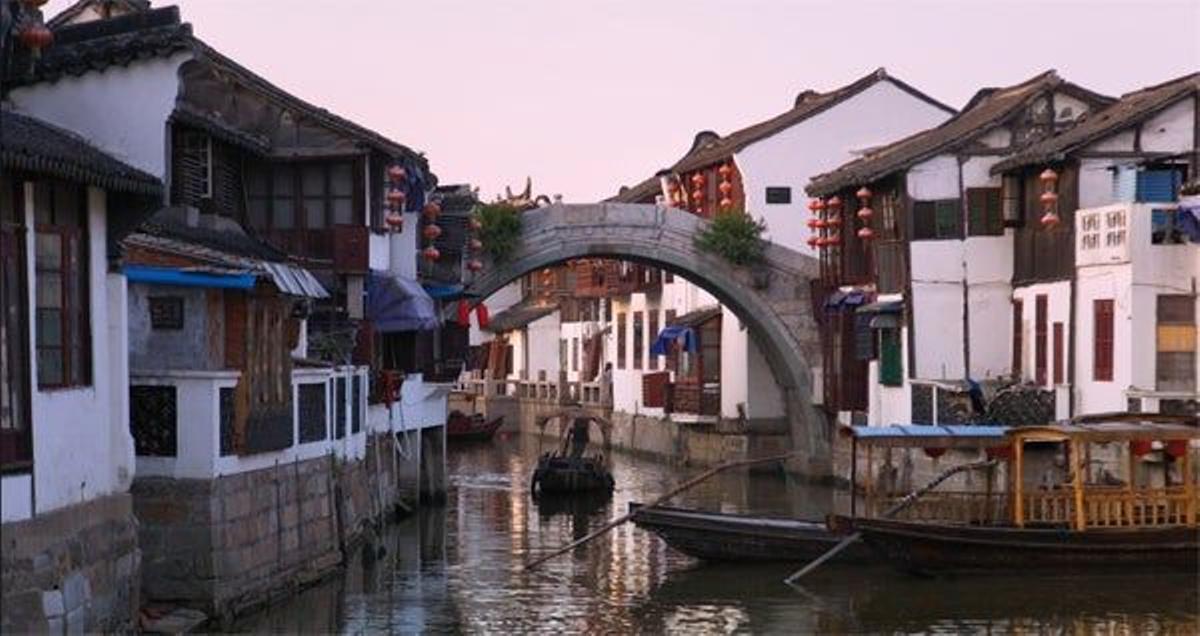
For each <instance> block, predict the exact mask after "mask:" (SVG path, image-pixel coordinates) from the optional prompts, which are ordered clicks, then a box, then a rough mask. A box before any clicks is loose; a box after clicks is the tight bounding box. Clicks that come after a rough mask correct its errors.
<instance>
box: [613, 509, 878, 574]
mask: <svg viewBox="0 0 1200 636" xmlns="http://www.w3.org/2000/svg"><path fill="white" fill-rule="evenodd" d="M630 509H631V510H632V511H633V512H634V515H633V522H634V523H635V524H637V525H638V527H640V528H644V529H646V530H650V531H652V532H654V533H655V534H657V535H658V536H659V537H661V538H662V539H663V541H666V542H667V545H669V546H671V547H672V548H674V549H676V550H678V551H680V552H683V553H684V554H687V555H689V556H693V557H696V558H698V559H703V560H706V561H742V562H744V561H766V562H789V561H790V562H806V561H811V560H813V559H815V558H817V557H819V556H821V555H823V554H825V553H826V552H828V551H829V549H830V548H832V547H834V546H835V545H837V544H838V542H840V541H841V540H842V539H843V538H845V537H844V535H839V534H836V533H834V532H831V531H830V530H828V529H827V528H826V527H825V524H824V523H821V522H816V521H803V520H799V519H788V518H783V517H763V516H755V515H739V514H728V513H717V512H706V511H700V510H687V509H682V508H669V507H654V508H641V507H640V506H638V504H630ZM877 560H878V559H876V558H875V556H874V554H873V553H872V552H871V550H870V549H869V548H868V547H867V546H866V545H863V544H861V543H858V544H855V545H852V546H850V547H849V548H847V549H846V550H844V551H842V552H841V553H840V554H838V556H837V557H835V558H834V562H838V563H866V562H871V561H877Z"/></svg>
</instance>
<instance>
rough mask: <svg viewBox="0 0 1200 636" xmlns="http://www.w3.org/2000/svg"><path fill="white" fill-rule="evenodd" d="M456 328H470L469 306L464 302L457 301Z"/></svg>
mask: <svg viewBox="0 0 1200 636" xmlns="http://www.w3.org/2000/svg"><path fill="white" fill-rule="evenodd" d="M458 326H460V327H470V326H471V305H470V304H469V303H467V301H466V300H459V301H458Z"/></svg>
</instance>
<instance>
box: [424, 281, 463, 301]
mask: <svg viewBox="0 0 1200 636" xmlns="http://www.w3.org/2000/svg"><path fill="white" fill-rule="evenodd" d="M424 287H425V291H426V293H428V294H429V297H430V298H436V299H438V300H446V299H457V298H458V297H459V296H461V295H462V291H463V286H462V285H432V284H429V283H426V284H425V285H424Z"/></svg>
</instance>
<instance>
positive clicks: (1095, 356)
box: [1092, 299, 1113, 382]
mask: <svg viewBox="0 0 1200 636" xmlns="http://www.w3.org/2000/svg"><path fill="white" fill-rule="evenodd" d="M1112 379H1113V301H1112V299H1097V300H1093V301H1092V380H1093V381H1095V382H1112Z"/></svg>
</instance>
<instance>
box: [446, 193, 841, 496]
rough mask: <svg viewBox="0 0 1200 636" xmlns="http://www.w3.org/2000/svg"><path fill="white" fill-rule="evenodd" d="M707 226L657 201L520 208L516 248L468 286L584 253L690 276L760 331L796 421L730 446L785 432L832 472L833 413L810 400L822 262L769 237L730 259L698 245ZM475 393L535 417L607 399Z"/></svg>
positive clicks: (562, 393) (486, 289)
mask: <svg viewBox="0 0 1200 636" xmlns="http://www.w3.org/2000/svg"><path fill="white" fill-rule="evenodd" d="M707 223H708V221H706V220H704V219H702V218H699V217H697V216H696V215H694V214H690V213H688V212H685V211H683V210H677V209H673V208H663V207H659V206H655V205H639V204H610V203H599V204H586V205H561V204H556V205H551V206H547V207H542V208H535V209H532V210H528V211H526V212H524V213H523V214H522V236H521V240H520V241H519V242H518V244H517V247H516V249H515V251H514V253H513V254H512V255H510V256H509V258H507V259H506V260H505V261H503V262H500V263H491V264H489V266H488V267H486V268H485V269H484V273H483V274H482V275H480V276H479V278H477V279H476V280H475V281H474V282H473V283H472V284H471V286H470V288H469V290H468V292H469V293H471V294H473V295H477V296H478V297H480V298H486V297H488V296H490V295H491V294H493V293H494V292H496V291H498V290H499V289H500V288H501V287H503V286H504V285H506V284H508V283H510V282H512V281H514V280H516V279H518V278H519V277H521V276H524V275H525V274H528V273H530V272H534V271H538V270H541V269H544V268H547V267H551V266H554V265H558V264H562V263H565V262H567V261H571V260H574V259H583V258H612V259H620V260H628V261H635V262H639V263H645V264H649V265H653V266H654V267H657V268H660V269H663V270H665V271H669V272H673V273H676V274H679V275H680V276H683V277H685V278H687V279H688V280H689V281H690V282H692V283H694V284H696V285H697V286H699V287H701V288H703V289H704V290H705V291H707V292H709V293H711V294H712V295H713V296H714V297H716V298H717V300H718V301H720V302H721V303H722V304H723V305H725V306H726V307H728V308H729V309H730V310H731V311H733V312H734V314H736V315H737V317H738V319H739V320H740V321H741V322H742V324H744V325H745V326H746V328H747V329H748V330H749V332H750V334H751V335H752V336H753V337H754V339H755V341H756V342H757V344H758V346H759V347H760V349H761V350H762V352H763V355H764V357H765V358H766V361H767V363H768V365H769V366H770V369H771V372H772V374H773V375H774V377H775V381H776V383H777V384H778V386H779V388H780V390H781V392H782V398H783V400H782V401H783V405H784V410H785V414H786V419H787V421H788V422H789V430H787V431H786V432H783V431H756V430H754V429H753V427H750V429H749V430H746V431H743V432H744V433H745V435H744V436H743V437H744V441H742V442H741V443H740V444H735V445H734V446H737V447H738V448H729V449H724V450H735V451H736V450H738V449H739V448H740V450H741V451H742V452H743V453H746V454H757V453H758V452H760V451H762V452H778V450H779V448H778V445H776V446H775V447H772V448H767V447H762V448H756V442H757V440H758V438H759V437H766V436H768V435H770V436H773V437H775V438H780V437H782V438H783V444H785V445H790V446H791V447H792V448H793V449H794V450H795V451H796V452H797V455H798V461H797V463H796V464H794V465H793V467H794V468H796V469H797V470H800V471H802V472H808V473H812V474H822V475H824V474H829V472H830V454H831V453H830V439H829V427H828V424H827V418H826V416H825V414H824V413H823V412H822V411H821V410H820V409H818V408H817V407H815V406H814V405H813V400H812V396H813V380H812V369H813V368H814V367H815V366H816V364H818V363H819V360H820V349H819V342H818V337H819V335H818V332H817V327H816V323H815V320H814V317H813V315H812V303H811V300H810V297H809V293H810V287H809V285H810V280H811V279H812V278H813V277H815V276H816V273H817V262H816V261H815V260H814V259H812V258H811V257H808V256H804V255H802V254H799V253H797V252H794V251H792V250H790V249H787V248H785V247H781V246H778V245H774V244H771V245H768V246H767V249H766V253H765V258H764V260H763V262H762V263H761V264H759V265H756V266H754V267H752V268H751V267H736V266H733V265H731V264H729V263H728V262H727V261H725V260H723V259H722V258H721V257H720V256H718V255H715V254H711V253H708V252H705V251H702V250H700V249H699V248H697V247H696V245H695V237H696V236H697V235H698V233H700V232H701V231H702V230H703V229H704V227H705V225H706V224H707ZM473 390H474V391H476V392H477V393H478V394H480V395H484V396H487V397H488V398H492V397H495V396H497V395H503V396H507V397H508V398H509V399H512V398H516V399H519V400H520V401H521V402H523V403H526V405H523V406H521V407H520V408H522V409H526V410H528V409H532V410H534V411H535V415H533V416H532V417H538V416H542V415H545V414H547V413H545V412H542V411H541V410H539V409H540V406H539V404H541V403H548V404H549V406H548V407H547V408H552V407H553V406H554V405H558V404H561V403H564V402H569V401H576V402H579V403H582V404H584V405H585V406H588V407H590V408H594V409H597V414H603V412H604V409H605V408H606V406H607V405H605V404H604V397H603V396H604V395H605V387H603V386H600V385H599V384H598V383H568V382H566V380H565V379H562V380H557V381H555V380H550V381H545V380H543V381H540V382H531V381H529V382H527V381H520V382H512V381H504V380H497V381H479V382H478V383H477V384H476V386H474V387H473ZM495 406H497V408H500V405H495ZM506 414H508V415H513V416H516V415H518V413H516V412H511V413H506ZM781 433H784V434H783V435H780V434H781ZM756 434H761V435H756ZM617 438H618V440H619V439H620V433H619V432H618V433H617ZM776 441H779V440H778V439H777V440H776ZM726 446H729V444H726Z"/></svg>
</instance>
